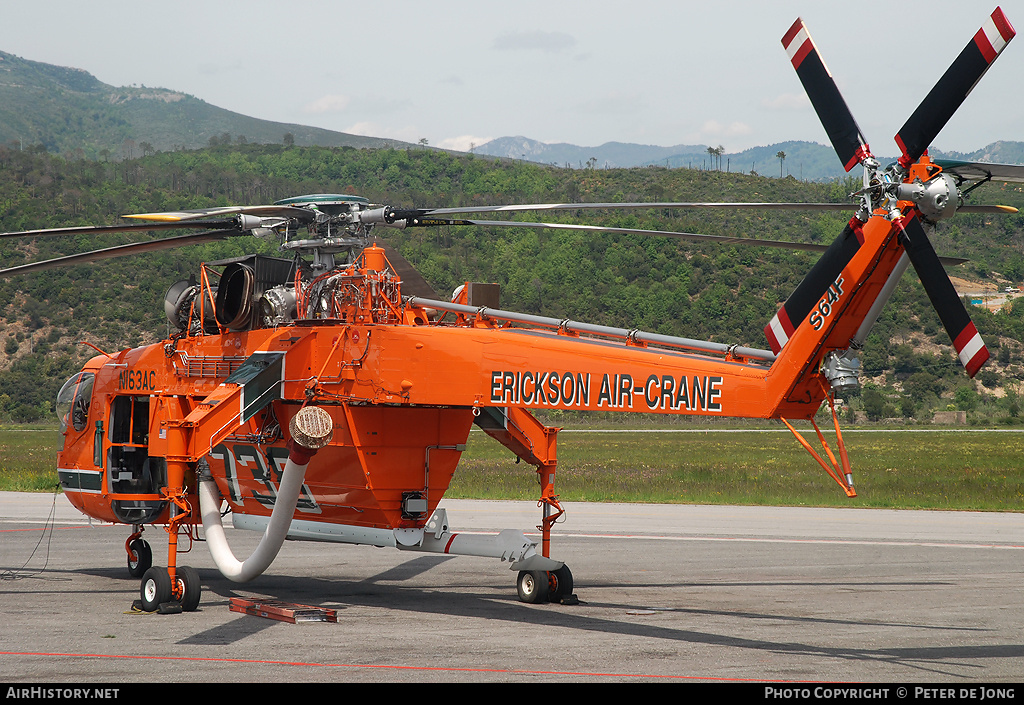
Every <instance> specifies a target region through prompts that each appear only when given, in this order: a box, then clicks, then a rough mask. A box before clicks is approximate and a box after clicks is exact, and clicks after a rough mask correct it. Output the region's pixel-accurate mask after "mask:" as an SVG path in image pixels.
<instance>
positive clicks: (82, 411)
mask: <svg viewBox="0 0 1024 705" xmlns="http://www.w3.org/2000/svg"><path fill="white" fill-rule="evenodd" d="M95 378H96V375H94V374H93V373H92V372H79V373H78V374H77V375H75V376H74V377H72V378H71V379H69V380H68V381H67V382H65V383H64V386H63V387H61V388H60V391H59V392H57V419H58V420H59V421H60V432H61V433H66V432H67V430H68V426H71V427H72V428H74V429H75V430H76V431H82V430H84V429H85V424H86V422H87V421H88V419H89V403H90V402H91V401H92V384H93V380H94V379H95Z"/></svg>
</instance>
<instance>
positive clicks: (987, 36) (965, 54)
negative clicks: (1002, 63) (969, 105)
mask: <svg viewBox="0 0 1024 705" xmlns="http://www.w3.org/2000/svg"><path fill="white" fill-rule="evenodd" d="M1015 34H1016V31H1015V30H1014V29H1013V27H1012V26H1011V25H1010V22H1009V21H1008V20H1007V19H1006V16H1005V15H1004V14H1003V11H1002V9H1000V8H998V7H997V8H996V9H995V12H993V13H992V15H991V16H990V17H989V18H988V19H987V20H986V21H985V24H984V25H982V27H981V29H979V30H978V33H977V34H975V35H974V38H973V39H971V41H970V42H968V43H967V46H966V47H964V50H963V51H961V52H960V55H959V56H958V57H957V58H956V60H954V61H953V63H952V64H951V65H950V67H949V68H948V69H946V73H944V74H943V75H942V78H940V79H939V82H938V83H936V84H935V86H934V87H933V88H932V90H931V92H929V93H928V95H927V96H925V99H924V100H923V101H921V104H920V105H919V106H918V107H917V110H915V111H914V114H913V115H911V116H910V118H909V119H908V120H907V121H906V123H904V125H903V127H901V128H900V131H899V132H897V133H896V143H897V144H898V145H899V147H900V149H901V150H903V157H902V158H901V160H900V163H901V164H904V166H906V165H907V164H912V163H914V162H916V161H917V160H918V159H920V158H921V155H922V154H924V151H925V150H926V149H928V145H930V144H931V143H932V140H934V139H935V137H936V135H938V134H939V131H940V130H941V129H942V128H943V126H944V125H945V124H946V123H947V122H948V121H949V119H950V118H951V117H953V113H955V112H956V111H957V108H959V107H960V105H961V104H962V103H963V102H964V100H966V99H967V96H968V94H969V93H970V92H971V90H972V89H973V88H974V86H975V84H976V83H977V82H978V81H979V80H981V77H982V76H983V75H984V74H985V72H986V71H987V70H988V68H989V66H991V65H992V62H994V61H995V60H996V57H998V56H999V53H1000V52H1001V51H1002V50H1003V49H1004V48H1006V45H1007V44H1008V43H1009V41H1010V40H1011V39H1013V37H1014V35H1015Z"/></svg>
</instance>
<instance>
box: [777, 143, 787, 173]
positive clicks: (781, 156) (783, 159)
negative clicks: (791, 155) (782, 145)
mask: <svg viewBox="0 0 1024 705" xmlns="http://www.w3.org/2000/svg"><path fill="white" fill-rule="evenodd" d="M775 157H776V158H777V159H778V160H779V178H780V179H781V178H782V177H783V176H784V174H783V173H782V165H783V164H785V163H786V153H785V152H783V151H782V150H781V149H780V150H779V151H778V152H776V153H775Z"/></svg>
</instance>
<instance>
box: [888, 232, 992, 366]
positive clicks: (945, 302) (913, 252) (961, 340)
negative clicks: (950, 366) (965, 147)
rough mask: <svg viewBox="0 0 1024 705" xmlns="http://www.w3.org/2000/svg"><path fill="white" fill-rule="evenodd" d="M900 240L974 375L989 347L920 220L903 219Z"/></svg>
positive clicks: (984, 360)
mask: <svg viewBox="0 0 1024 705" xmlns="http://www.w3.org/2000/svg"><path fill="white" fill-rule="evenodd" d="M897 223H898V221H897ZM900 241H901V242H902V243H903V246H904V248H905V249H906V251H907V255H908V256H909V257H910V263H911V264H913V265H914V269H915V270H917V276H918V277H919V278H920V279H921V284H922V285H923V286H924V290H925V292H926V293H927V294H928V298H929V299H930V300H931V302H932V306H934V307H935V311H936V313H938V314H939V319H940V320H941V321H942V325H943V326H944V327H945V328H946V332H947V333H948V334H949V338H950V340H952V341H953V347H954V348H956V354H957V356H958V357H959V358H960V364H962V365H963V366H964V369H966V370H967V374H968V375H970V376H971V377H974V375H976V374H977V373H978V370H979V369H981V366H982V365H984V364H985V362H986V361H987V360H988V358H989V353H988V348H987V347H985V341H983V340H982V339H981V335H980V334H979V333H978V329H977V328H975V326H974V323H973V322H972V321H971V316H970V314H968V313H967V308H966V307H965V306H964V303H963V301H961V300H960V297H959V296H958V295H957V293H956V289H954V288H953V282H951V281H950V280H949V276H948V275H947V274H946V270H944V269H943V268H942V263H941V262H940V261H939V257H938V255H936V254H935V250H934V249H933V248H932V244H931V242H929V240H928V236H927V234H926V233H925V231H924V227H923V226H922V225H921V221H919V220H918V219H917V218H916V217H914V218H910V219H909V220H906V221H904V222H903V232H902V233H901V235H900Z"/></svg>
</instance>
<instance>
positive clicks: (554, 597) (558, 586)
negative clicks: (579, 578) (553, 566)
mask: <svg viewBox="0 0 1024 705" xmlns="http://www.w3.org/2000/svg"><path fill="white" fill-rule="evenodd" d="M572 589H573V584H572V572H571V571H570V570H569V566H567V565H563V566H562V567H561V568H559V569H558V570H553V571H551V572H549V573H548V600H549V601H550V602H561V601H562V598H564V597H569V596H570V595H572Z"/></svg>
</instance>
